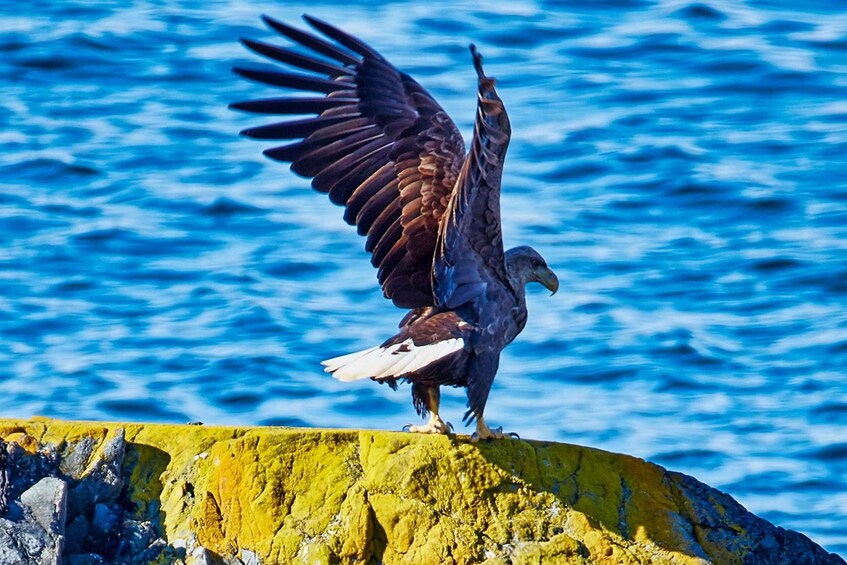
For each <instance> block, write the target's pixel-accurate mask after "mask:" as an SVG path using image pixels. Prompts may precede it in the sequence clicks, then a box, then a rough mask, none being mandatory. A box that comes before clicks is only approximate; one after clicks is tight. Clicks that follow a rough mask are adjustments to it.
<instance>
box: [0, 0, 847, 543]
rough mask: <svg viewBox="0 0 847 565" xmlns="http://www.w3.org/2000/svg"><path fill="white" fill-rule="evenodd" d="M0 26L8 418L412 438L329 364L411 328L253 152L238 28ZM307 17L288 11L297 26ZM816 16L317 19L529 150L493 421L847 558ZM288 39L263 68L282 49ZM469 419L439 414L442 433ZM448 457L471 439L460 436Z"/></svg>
mask: <svg viewBox="0 0 847 565" xmlns="http://www.w3.org/2000/svg"><path fill="white" fill-rule="evenodd" d="M22 6H23V5H22V4H16V3H12V2H6V3H3V4H0V53H1V54H2V57H0V85H2V91H1V92H2V98H0V415H2V416H21V417H26V416H30V415H33V414H39V415H46V416H53V417H58V418H87V419H98V420H114V419H118V420H133V421H161V422H187V421H189V420H202V421H204V422H206V423H221V424H266V425H294V426H321V427H350V428H358V427H367V428H382V429H400V428H401V427H402V426H403V425H404V424H406V423H409V422H417V418H416V416H415V415H414V412H413V409H412V406H411V402H410V397H409V389H408V387H404V388H401V390H400V391H399V392H392V391H391V390H390V389H389V388H388V387H385V386H378V385H376V384H375V383H371V382H365V383H356V384H343V383H338V382H335V381H334V380H333V379H331V378H329V377H327V376H326V375H325V374H324V373H322V371H321V367H320V365H319V362H320V361H321V360H322V359H325V358H327V357H332V356H335V355H340V354H343V353H347V352H349V351H353V350H356V349H361V348H365V347H369V346H371V345H375V344H377V343H379V342H381V341H382V340H383V339H385V338H386V337H388V336H390V335H391V334H392V333H393V331H394V330H395V328H396V324H397V322H398V321H399V319H400V317H401V316H402V312H400V311H399V310H397V309H396V308H394V307H393V306H392V305H391V304H390V303H389V302H388V301H386V300H384V299H383V298H382V297H381V293H380V290H379V288H378V286H377V284H376V278H375V272H374V271H373V270H372V269H371V267H370V266H369V264H368V257H367V255H366V254H365V253H364V251H363V248H362V247H363V241H362V240H361V239H360V238H358V237H357V236H356V235H355V233H354V231H353V230H352V229H350V228H349V227H348V226H346V225H345V224H344V223H343V222H342V221H341V209H337V208H334V207H333V206H332V205H331V204H329V203H328V202H327V201H326V199H325V198H324V197H322V196H321V195H319V194H316V193H314V192H312V191H311V190H310V189H309V188H308V183H307V181H305V180H303V179H300V178H297V177H295V176H294V175H292V174H291V173H289V172H288V170H287V167H285V166H283V165H281V164H278V163H274V162H271V161H268V160H266V159H264V158H263V157H262V156H261V149H263V148H264V147H267V144H262V143H258V142H255V141H251V140H248V139H244V138H239V137H238V135H237V133H238V131H239V130H240V129H243V128H245V127H249V126H254V125H259V124H261V123H264V122H265V120H263V118H261V117H256V116H251V115H247V114H240V113H237V112H233V111H230V110H228V109H227V104H228V103H230V102H233V101H238V100H243V99H248V98H251V97H265V96H269V95H272V92H271V91H270V90H268V89H265V88H263V87H261V86H260V85H256V84H250V83H248V82H246V81H243V80H240V79H239V78H238V77H236V76H235V75H233V74H232V73H231V71H230V69H231V67H232V66H233V65H235V64H247V63H251V64H257V65H258V64H260V61H259V59H258V58H256V57H253V56H251V55H250V54H249V53H248V52H247V51H246V50H244V49H243V48H242V47H241V46H240V45H239V44H238V41H237V40H238V38H239V37H242V36H246V37H251V38H256V39H270V38H271V34H270V33H269V32H268V31H267V30H265V29H264V28H263V26H262V25H261V22H260V20H259V15H260V14H262V13H267V14H270V15H272V16H274V17H276V18H278V19H282V20H285V21H289V22H293V21H295V20H296V19H297V18H298V17H299V15H300V13H301V12H303V11H304V9H305V8H304V7H301V6H297V5H295V4H294V3H277V2H259V1H257V2H248V1H246V0H230V1H217V2H205V3H202V7H198V6H201V4H200V3H196V2H188V1H171V2H155V1H149V2H145V1H141V0H137V1H133V0H120V1H118V0H116V1H112V2H98V3H89V2H73V1H68V2H35V3H32V4H29V5H27V6H26V7H25V8H24V7H22ZM304 6H305V5H304ZM838 6H840V4H839V3H838V2H831V1H824V0H808V1H806V2H802V3H800V2H790V1H788V0H744V1H730V0H707V1H704V2H698V1H675V0H656V1H650V0H603V1H596V2H575V1H570V2H541V1H539V2H535V1H530V0H509V1H500V0H494V1H491V2H486V3H476V2H466V1H462V0H459V1H456V0H451V1H449V2H447V1H444V0H430V1H428V2H425V3H424V2H408V1H398V2H366V3H362V4H358V5H354V4H351V3H347V2H339V1H337V0H327V1H317V2H309V3H308V11H309V12H310V13H312V14H314V15H316V16H318V17H320V18H322V19H325V20H328V21H330V22H333V23H335V24H337V25H339V26H340V27H342V28H344V29H346V30H348V31H350V32H352V33H354V34H357V35H359V36H361V37H362V38H364V39H365V40H366V41H368V42H369V43H370V44H371V45H372V46H374V47H375V48H377V49H378V50H380V51H381V52H382V53H383V54H384V55H385V56H386V57H387V58H388V59H389V60H391V61H392V62H394V63H395V64H396V65H397V66H399V67H400V68H401V69H403V70H405V71H407V72H409V73H410V74H412V75H413V76H415V77H416V78H417V79H418V80H419V81H420V82H421V83H422V84H423V85H424V86H425V87H426V88H428V89H429V90H430V92H432V93H433V94H434V95H435V96H436V98H437V99H438V100H439V101H440V103H441V104H442V105H443V106H444V107H445V109H446V110H447V111H448V112H449V113H450V114H451V115H452V116H453V118H454V120H455V121H456V123H457V124H458V126H459V127H460V129H461V130H462V132H463V133H464V134H465V136H466V138H467V137H468V136H469V135H470V131H471V125H472V119H473V113H474V104H475V94H474V87H475V82H474V72H473V68H472V66H471V61H470V56H469V54H468V51H467V44H468V43H470V42H472V41H473V42H475V43H476V44H477V46H478V47H479V49H480V51H481V52H482V53H483V54H484V55H485V57H486V70H487V71H488V73H489V74H491V75H493V76H496V77H497V78H498V80H499V82H498V84H499V92H500V94H501V96H502V98H503V99H504V100H505V102H506V105H507V108H508V111H509V113H510V117H511V121H512V126H513V130H514V135H513V140H512V145H511V149H510V152H509V156H508V159H507V163H506V170H505V175H504V181H503V183H504V192H503V216H504V217H503V222H504V232H505V240H506V244H507V245H508V246H512V245H519V244H529V245H532V246H534V247H536V248H537V249H538V250H539V251H540V252H541V253H542V254H543V255H544V256H545V257H546V258H547V260H548V262H549V263H550V265H551V266H552V267H553V268H554V269H555V270H556V272H557V273H558V275H559V278H560V280H561V290H560V291H559V294H557V295H556V296H554V297H552V298H551V297H549V296H548V294H549V293H547V292H546V291H544V289H542V288H540V287H537V288H535V289H533V290H531V291H530V293H529V297H528V302H529V311H530V317H529V323H528V325H527V327H526V330H525V331H524V333H523V334H522V335H521V336H520V337H519V338H518V339H517V340H516V342H515V343H514V344H512V346H510V347H509V349H507V351H506V352H505V354H504V356H503V359H502V362H501V368H500V372H499V375H498V377H497V380H496V381H495V384H494V388H493V390H492V393H491V397H490V400H489V403H488V407H487V410H486V416H487V419H488V420H489V421H490V422H491V423H492V424H493V425H501V424H502V425H503V426H504V427H505V429H507V430H509V431H516V432H518V433H520V434H521V436H523V437H527V438H537V439H546V440H556V441H566V442H572V443H579V444H586V445H591V446H595V447H599V448H603V449H608V450H612V451H618V452H625V453H630V454H633V455H637V456H639V457H643V458H646V459H649V460H651V461H655V462H657V463H659V464H662V465H665V466H667V467H669V468H671V469H675V470H679V471H683V472H686V473H690V474H692V475H694V476H696V477H697V478H699V479H701V480H703V481H705V482H707V483H709V484H711V485H713V486H716V487H718V488H721V489H723V490H725V491H726V492H728V493H730V494H731V495H733V496H734V497H735V498H737V499H738V500H739V501H740V502H741V503H742V504H744V505H745V506H746V507H747V508H748V509H750V510H751V511H753V512H756V513H757V514H759V515H761V516H763V517H765V518H767V519H769V520H771V521H773V522H774V523H776V524H778V525H780V526H783V527H787V528H792V529H797V530H800V531H802V532H804V533H806V534H807V535H809V536H810V537H811V538H812V539H814V540H815V541H817V542H819V543H821V544H822V545H824V546H825V547H827V548H828V549H829V550H830V551H835V552H838V553H840V554H842V555H847V371H846V370H845V365H847V10H845V9H844V8H843V7H841V8H838ZM280 42H282V40H281V41H280ZM463 411H464V394H463V391H461V390H450V391H447V392H446V393H445V397H444V400H443V413H444V415H445V416H446V418H447V419H448V420H452V421H453V422H454V423H457V424H458V423H459V422H460V420H461V414H462V413H463ZM460 429H461V428H460Z"/></svg>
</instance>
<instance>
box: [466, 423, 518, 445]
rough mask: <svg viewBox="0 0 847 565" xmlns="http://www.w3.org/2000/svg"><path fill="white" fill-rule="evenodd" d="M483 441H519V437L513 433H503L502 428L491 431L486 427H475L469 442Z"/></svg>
mask: <svg viewBox="0 0 847 565" xmlns="http://www.w3.org/2000/svg"><path fill="white" fill-rule="evenodd" d="M483 439H521V438H520V436H519V435H518V434H516V433H514V432H503V427H502V426H501V427H499V428H495V429H493V430H492V429H491V428H489V427H488V426H486V425H484V424H483V425H482V426H479V425H477V427H476V431H475V432H474V433H473V434H472V435H471V441H472V442H474V443H477V442H479V441H480V440H483Z"/></svg>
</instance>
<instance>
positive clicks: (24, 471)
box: [6, 442, 60, 501]
mask: <svg viewBox="0 0 847 565" xmlns="http://www.w3.org/2000/svg"><path fill="white" fill-rule="evenodd" d="M6 455H7V458H6V473H7V477H8V479H9V481H8V486H7V497H8V499H9V500H10V501H11V500H15V499H17V498H18V497H20V495H21V493H22V492H24V491H25V490H27V489H28V488H30V487H31V486H32V485H34V484H35V483H37V482H38V481H40V480H41V479H43V478H44V477H56V476H58V475H59V472H58V471H59V459H60V457H59V452H58V450H57V449H56V446H55V445H45V446H42V448H41V449H40V450H39V451H38V453H34V454H33V453H29V452H28V451H27V450H26V449H24V448H23V447H21V446H20V445H18V444H17V443H15V442H10V443H8V444H7V446H6Z"/></svg>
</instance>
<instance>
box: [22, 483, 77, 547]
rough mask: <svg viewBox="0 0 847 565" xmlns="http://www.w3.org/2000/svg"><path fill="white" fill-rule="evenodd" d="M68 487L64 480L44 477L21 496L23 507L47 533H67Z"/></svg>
mask: <svg viewBox="0 0 847 565" xmlns="http://www.w3.org/2000/svg"><path fill="white" fill-rule="evenodd" d="M67 495H68V485H67V483H65V481H63V480H62V479H57V478H55V477H44V478H43V479H41V480H40V481H38V482H37V483H36V484H34V485H33V486H32V487H30V488H29V489H27V490H26V491H25V492H24V493H23V494H21V499H20V500H21V506H22V507H23V508H24V511H27V512H28V513H29V514H30V515H31V516H32V518H33V519H34V520H35V522H36V523H37V524H38V525H39V526H41V527H42V528H44V530H45V531H46V532H49V533H50V534H53V535H54V536H63V535H64V533H65V516H66V512H67Z"/></svg>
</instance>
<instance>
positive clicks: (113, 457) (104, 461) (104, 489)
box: [68, 428, 126, 518]
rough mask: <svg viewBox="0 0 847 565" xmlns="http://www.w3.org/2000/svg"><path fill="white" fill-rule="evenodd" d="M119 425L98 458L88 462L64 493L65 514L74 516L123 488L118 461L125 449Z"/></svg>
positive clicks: (114, 495) (115, 494)
mask: <svg viewBox="0 0 847 565" xmlns="http://www.w3.org/2000/svg"><path fill="white" fill-rule="evenodd" d="M124 438H125V434H124V429H123V428H118V429H117V430H116V432H115V435H114V437H112V438H111V439H109V440H108V441H107V442H106V444H105V445H104V446H103V453H102V454H101V455H100V457H99V459H98V460H97V461H95V462H93V463H91V464H90V465H89V466H88V468H87V469H86V470H85V472H84V474H83V475H82V477H81V479H80V481H79V483H78V484H77V485H76V486H74V487H73V488H72V489H71V492H70V494H69V495H68V514H69V515H70V516H71V517H72V518H75V517H76V516H79V515H80V514H81V513H82V512H83V511H84V510H85V509H86V508H93V507H94V505H95V504H97V503H98V502H103V501H110V500H116V499H117V498H118V496H119V495H120V493H121V489H122V488H123V484H124V483H123V479H122V478H121V464H122V463H123V459H124V452H125V450H126V441H125V439H124Z"/></svg>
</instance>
